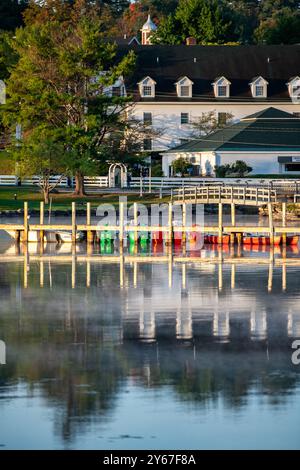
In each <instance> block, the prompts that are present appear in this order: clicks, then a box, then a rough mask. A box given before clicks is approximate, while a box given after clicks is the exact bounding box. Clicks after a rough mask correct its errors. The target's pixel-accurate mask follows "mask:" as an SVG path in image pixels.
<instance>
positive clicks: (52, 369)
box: [0, 240, 300, 449]
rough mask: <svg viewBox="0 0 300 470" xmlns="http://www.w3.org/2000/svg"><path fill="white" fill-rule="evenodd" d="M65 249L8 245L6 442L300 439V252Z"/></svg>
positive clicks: (38, 445) (193, 444)
mask: <svg viewBox="0 0 300 470" xmlns="http://www.w3.org/2000/svg"><path fill="white" fill-rule="evenodd" d="M70 250H71V249H70V247H68V246H67V245H65V246H63V247H61V248H60V250H57V248H56V247H51V248H49V249H48V248H47V249H46V251H45V253H44V254H43V255H42V256H41V255H40V252H39V247H38V246H31V247H30V248H29V252H28V253H24V252H23V251H22V249H21V250H19V251H18V249H17V248H16V247H14V246H10V245H9V243H8V242H7V241H4V240H2V242H0V298H1V300H0V340H2V341H4V342H5V343H6V365H0V423H1V426H0V448H2V449H120V448H122V449H139V448H141V449H299V448H300V419H299V416H300V366H295V365H293V364H292V360H291V356H292V352H293V351H292V348H291V345H292V342H293V340H294V339H296V338H299V339H300V292H299V285H300V263H299V264H298V266H297V262H296V261H295V259H296V258H297V257H298V258H299V255H298V253H297V250H296V252H295V250H294V252H291V253H288V254H287V257H288V261H287V265H286V266H285V264H284V267H283V268H282V262H281V256H282V255H281V253H280V250H279V251H278V250H277V252H275V255H274V258H271V257H270V253H268V252H266V253H261V252H257V253H255V252H241V253H237V252H236V251H235V252H234V253H230V251H225V252H224V253H221V252H220V251H217V250H201V252H199V253H192V254H191V253H188V254H187V255H186V256H191V255H192V256H191V257H190V259H188V260H186V261H182V259H181V256H182V254H181V253H180V252H178V250H177V252H176V253H175V254H174V257H171V256H170V253H167V252H164V251H163V252H161V253H156V255H155V256H156V257H155V262H154V261H153V259H148V258H147V255H148V254H147V250H145V252H144V253H140V254H139V255H138V256H134V253H128V252H127V250H125V253H124V256H119V253H118V252H117V250H114V251H112V252H110V250H107V253H106V254H105V253H102V254H101V253H99V249H95V250H94V251H93V252H91V253H89V256H88V257H87V256H86V247H85V246H83V247H81V248H80V247H78V248H77V252H76V253H73V255H72V253H71V251H70ZM158 251H159V250H158ZM195 256H196V257H195ZM222 257H223V258H224V262H223V263H222ZM200 258H201V259H202V261H201V260H200ZM237 258H239V261H237ZM245 259H250V260H252V261H251V263H246V262H245Z"/></svg>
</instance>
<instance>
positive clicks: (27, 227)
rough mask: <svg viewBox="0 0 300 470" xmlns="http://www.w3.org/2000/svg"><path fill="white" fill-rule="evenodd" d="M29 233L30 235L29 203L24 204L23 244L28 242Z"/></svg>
mask: <svg viewBox="0 0 300 470" xmlns="http://www.w3.org/2000/svg"><path fill="white" fill-rule="evenodd" d="M28 233H29V225H28V202H24V232H23V242H25V243H27V242H28Z"/></svg>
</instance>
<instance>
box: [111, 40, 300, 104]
mask: <svg viewBox="0 0 300 470" xmlns="http://www.w3.org/2000/svg"><path fill="white" fill-rule="evenodd" d="M130 49H132V50H134V51H135V53H136V55H137V64H136V69H135V71H134V73H133V75H132V77H130V78H128V79H126V87H127V91H128V93H129V94H133V95H134V99H135V101H137V102H138V101H144V98H141V97H140V95H139V93H138V90H137V86H136V83H137V82H139V81H140V80H141V79H142V78H144V77H145V76H148V75H149V76H150V77H151V78H153V79H154V80H155V81H156V82H157V86H156V96H155V98H152V99H151V101H153V102H181V101H182V100H183V99H182V98H180V97H178V96H177V93H176V89H175V86H174V84H175V83H176V82H177V81H178V79H179V78H180V77H183V76H187V77H188V78H189V79H190V80H191V81H193V83H194V85H193V97H192V98H190V99H189V101H190V102H191V103H192V102H212V101H213V102H220V101H221V100H222V102H227V101H228V102H230V101H236V100H237V101H238V102H253V103H254V102H255V103H259V102H274V103H276V102H290V103H291V102H292V99H291V97H290V96H289V92H288V86H287V83H288V82H289V80H290V78H291V77H295V76H298V75H299V63H300V46H299V45H282V46H280V45H279V46H266V45H258V46H252V45H251V46H248V45H247V46H246V45H245V46H186V45H177V46H164V45H149V46H134V47H130V46H120V47H119V53H120V54H121V55H122V54H125V53H126V52H128V50H130ZM157 59H159V60H157ZM195 59H196V60H195ZM223 76H224V77H225V78H226V79H227V80H229V81H230V82H231V86H230V97H229V98H226V99H224V98H221V99H220V98H217V97H215V96H214V92H213V86H212V83H213V82H215V80H216V77H223ZM253 77H263V78H264V79H265V80H266V81H267V82H268V96H267V98H256V97H253V96H252V93H251V87H250V83H251V82H252V81H253ZM147 101H149V100H147ZM184 101H185V100H184Z"/></svg>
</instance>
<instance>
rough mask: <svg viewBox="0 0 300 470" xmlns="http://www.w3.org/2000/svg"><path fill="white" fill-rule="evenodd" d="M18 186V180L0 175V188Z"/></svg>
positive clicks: (14, 177)
mask: <svg viewBox="0 0 300 470" xmlns="http://www.w3.org/2000/svg"><path fill="white" fill-rule="evenodd" d="M17 184H18V178H17V177H16V176H11V175H8V176H6V175H0V186H4V185H5V186H16V185H17Z"/></svg>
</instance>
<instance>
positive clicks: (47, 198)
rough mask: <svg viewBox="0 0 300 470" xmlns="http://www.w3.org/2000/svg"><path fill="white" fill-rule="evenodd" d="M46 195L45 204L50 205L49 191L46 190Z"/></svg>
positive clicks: (44, 191)
mask: <svg viewBox="0 0 300 470" xmlns="http://www.w3.org/2000/svg"><path fill="white" fill-rule="evenodd" d="M43 193H44V202H45V204H49V189H48V188H46V189H44V190H43Z"/></svg>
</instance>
